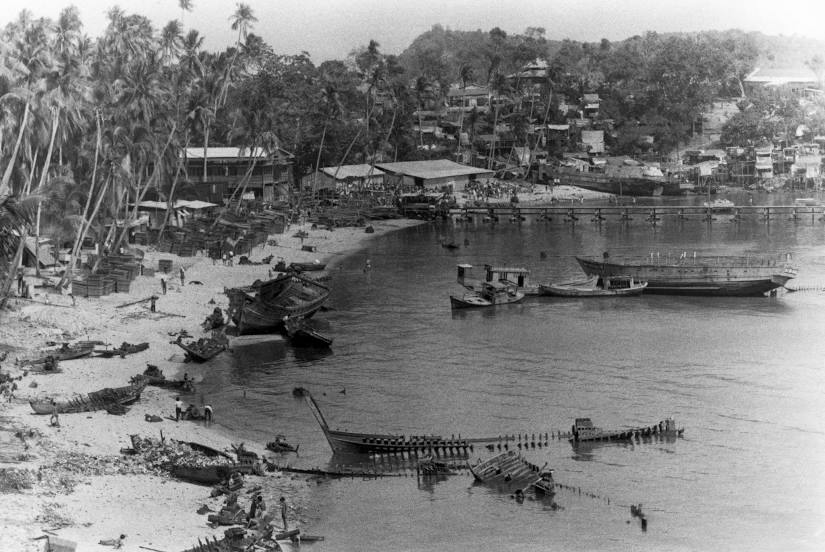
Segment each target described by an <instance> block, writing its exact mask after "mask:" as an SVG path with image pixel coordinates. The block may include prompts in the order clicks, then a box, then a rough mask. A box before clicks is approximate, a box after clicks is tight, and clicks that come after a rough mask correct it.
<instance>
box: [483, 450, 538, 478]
mask: <svg viewBox="0 0 825 552" xmlns="http://www.w3.org/2000/svg"><path fill="white" fill-rule="evenodd" d="M469 468H470V473H472V474H473V477H475V479H476V481H478V482H479V483H484V484H485V485H493V486H496V485H505V484H506V485H510V484H518V485H519V486H521V487H524V486H528V485H529V486H532V485H533V484H534V483H536V482H537V481H538V480H539V479H540V476H539V474H540V473H541V471H542V470H541V468H539V467H538V466H537V465H535V464H532V463H530V462H528V461H527V460H526V459H525V458H524V457H523V456H522V455H521V454H519V453H517V452H516V451H514V450H508V451H505V452H502V453H501V454H497V455H496V456H493V457H492V458H488V459H487V460H484V461H482V460H481V459H480V458H479V459H478V462H476V463H475V464H470V465H469Z"/></svg>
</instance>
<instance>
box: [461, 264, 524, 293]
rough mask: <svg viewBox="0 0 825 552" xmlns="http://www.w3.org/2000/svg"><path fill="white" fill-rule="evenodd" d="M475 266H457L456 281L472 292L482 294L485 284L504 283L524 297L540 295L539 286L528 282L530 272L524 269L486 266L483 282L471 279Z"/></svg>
mask: <svg viewBox="0 0 825 552" xmlns="http://www.w3.org/2000/svg"><path fill="white" fill-rule="evenodd" d="M472 271H473V265H471V264H467V263H461V264H459V265H456V272H457V276H456V281H457V282H458V283H459V285H462V286H464V287H465V288H467V289H468V290H470V291H475V292H480V291H481V288H482V283H483V282H503V283H506V284H511V285H514V286H516V289H517V290H518V291H520V292H522V293H524V295H538V294H539V286H537V285H535V284H531V283H529V281H528V278H529V276H530V271H529V270H528V269H526V268H524V267H512V266H494V265H491V264H485V265H484V277H483V278H482V279H481V280H478V279H475V278H471V277H470V275H471V273H472Z"/></svg>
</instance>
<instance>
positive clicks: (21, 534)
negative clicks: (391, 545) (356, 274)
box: [0, 219, 424, 552]
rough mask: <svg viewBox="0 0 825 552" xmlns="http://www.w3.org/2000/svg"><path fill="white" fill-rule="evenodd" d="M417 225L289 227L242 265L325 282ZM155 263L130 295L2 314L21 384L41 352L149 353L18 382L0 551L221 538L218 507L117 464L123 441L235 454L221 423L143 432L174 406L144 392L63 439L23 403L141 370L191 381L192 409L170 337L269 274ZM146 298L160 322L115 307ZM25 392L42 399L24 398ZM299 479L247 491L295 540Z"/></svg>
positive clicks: (152, 257)
mask: <svg viewBox="0 0 825 552" xmlns="http://www.w3.org/2000/svg"><path fill="white" fill-rule="evenodd" d="M420 224H424V222H423V221H420V220H410V219H389V220H379V221H372V222H371V225H372V226H373V228H374V229H375V232H374V233H372V234H367V233H366V232H365V229H364V228H358V227H347V228H336V229H335V230H333V231H329V230H322V229H312V225H311V224H308V223H307V224H302V225H297V226H296V225H290V227H289V228H288V229H287V230H286V231H285V233H284V234H277V235H273V236H271V239H274V240H276V241H277V245H264V246H259V247H257V248H255V250H253V252H252V253H251V254H250V255H249V257H250V260H251V261H253V262H259V261H260V259H262V258H264V257H266V256H268V255H273V256H274V257H273V264H274V262H275V261H277V259H278V258H279V257H283V258H284V259H285V260H286V262H287V263H289V262H313V261H315V260H318V261H319V262H323V263H327V265H328V266H327V268H328V269H329V268H331V267H334V266H336V265H337V264H338V263H340V262H344V260H345V259H346V258H347V257H349V256H351V255H352V254H354V253H356V252H357V251H360V250H362V249H363V248H364V247H365V246H366V244H367V243H368V242H369V241H370V240H371V239H372V238H374V237H378V236H381V235H384V234H387V233H389V232H393V231H395V230H399V229H403V228H408V227H411V226H416V225H420ZM301 230H303V231H305V232H306V233H307V234H308V236H307V237H305V238H304V239H303V240H302V239H300V238H296V237H294V234H295V233H296V232H298V231H301ZM302 245H314V246H315V251H303V250H302V249H301V246H302ZM159 259H171V260H172V261H173V268H172V271H171V272H170V273H169V274H168V275H165V276H164V275H162V274H161V273H159V272H158V273H156V274H155V275H154V276H138V277H137V278H136V279H135V280H134V281H133V282H132V285H131V288H130V292H129V293H114V294H111V295H108V296H104V297H99V298H80V297H78V298H76V306H74V307H72V303H71V298H70V297H68V296H66V295H58V294H49V293H37V292H38V291H41V290H39V289H35V292H36V293H35V296H34V301H20V300H17V299H11V300H10V301H9V302H10V306H11V308H10V309H8V310H5V311H3V312H2V313H0V316H2V319H3V327H4V332H3V342H4V344H7V345H11V346H12V347H14V348H13V349H12V350H11V352H9V354H8V357H7V359H6V360H5V361H3V362H2V363H0V365H2V367H3V371H4V372H6V373H10V374H11V375H12V376H15V377H16V376H18V375H20V374H22V372H23V371H22V369H21V368H19V367H17V366H15V358H18V357H24V356H26V355H27V354H28V355H30V356H33V355H34V354H35V352H36V351H37V350H39V349H41V348H43V347H45V346H46V342H48V341H63V340H65V341H77V340H93V339H100V340H101V341H105V342H106V343H109V344H111V345H112V346H116V345H118V344H120V343H122V342H124V341H126V342H130V343H139V342H143V341H146V342H148V343H149V348H148V349H147V350H145V351H142V352H140V353H137V354H133V355H129V356H127V357H126V358H125V359H122V358H119V357H115V358H111V359H104V358H99V357H95V358H81V359H76V360H70V361H63V362H61V364H60V367H61V369H62V372H60V373H56V374H49V375H42V374H34V373H29V374H28V375H27V376H25V377H23V378H22V380H20V381H18V382H17V385H18V389H17V390H16V391H15V393H14V396H15V398H14V400H13V401H12V402H11V403H6V402H3V403H0V430H2V431H0V444H3V445H5V444H9V447H8V449H7V450H9V451H10V452H8V453H7V454H5V455H4V456H0V483H3V484H4V485H3V486H4V487H8V483H9V481H10V480H11V479H10V478H13V477H14V476H21V472H22V473H25V471H28V481H27V482H26V484H27V485H30V488H28V489H24V490H23V491H22V492H8V489H0V493H2V494H3V500H4V501H6V504H7V511H6V512H4V514H3V515H2V516H0V550H15V551H20V552H28V551H32V552H35V551H40V550H42V548H43V544H42V541H40V540H32V539H34V538H36V537H41V536H42V535H44V534H51V535H52V536H56V537H59V538H63V539H68V540H71V541H74V542H76V543H77V545H78V550H84V551H85V550H92V551H94V550H111V547H108V546H104V545H100V544H98V541H100V540H101V539H112V538H116V537H117V536H118V535H120V534H126V535H127V538H126V540H125V541H124V545H123V548H122V549H123V550H136V551H137V550H141V549H140V548H139V546H148V547H150V548H155V549H160V550H164V551H177V550H181V549H183V548H185V547H189V546H192V545H194V544H195V543H197V539H198V538H199V537H200V538H205V537H211V536H213V535H214V536H216V537H217V538H221V537H222V536H223V532H224V529H225V527H220V526H219V527H216V528H210V527H209V526H208V525H207V519H206V515H199V514H197V513H195V510H196V509H197V508H198V507H199V506H200V505H207V506H209V507H210V508H211V509H212V510H215V511H217V510H219V509H220V506H221V504H222V503H223V499H224V497H222V496H219V497H216V498H210V497H209V487H205V486H200V485H194V484H191V483H186V482H181V481H178V480H176V479H174V478H172V477H171V476H170V475H168V474H165V473H164V474H155V473H152V472H150V471H148V470H147V469H146V468H145V467H144V466H142V465H141V464H139V463H134V462H129V460H128V458H129V457H124V456H122V455H120V453H119V451H120V449H121V448H125V447H130V446H131V443H130V440H129V435H131V434H137V435H140V436H141V437H152V438H158V437H159V431H160V430H163V435H164V437H165V438H167V439H178V440H182V441H197V442H200V443H203V444H206V445H209V446H212V447H214V448H217V449H219V450H229V451H231V444H232V432H231V430H229V429H228V428H224V427H222V426H221V425H220V412H216V422H215V423H214V424H213V425H210V426H209V427H207V426H205V425H203V423H202V422H191V421H187V422H185V423H175V422H170V421H169V420H167V419H164V421H163V422H162V423H150V422H148V421H146V420H145V417H146V416H149V415H156V416H160V417H162V418H165V416H167V415H169V414H170V413H173V412H174V400H175V392H174V391H172V390H166V389H162V388H157V387H147V388H146V389H145V390H144V392H143V394H142V396H141V399H140V401H138V402H137V403H135V404H134V405H133V406H132V407H131V408H130V410H129V412H127V413H126V414H125V415H123V416H114V415H110V414H108V413H107V412H106V411H96V412H86V413H79V414H66V415H61V416H60V419H59V421H60V427H52V426H50V425H49V417H48V416H37V415H33V414H32V412H31V408H30V406H29V405H28V400H30V399H34V398H44V397H46V396H49V397H55V398H57V399H58V400H60V399H61V398H64V399H65V398H71V397H73V396H77V395H83V394H86V393H88V392H90V391H96V390H99V389H101V388H104V387H120V386H123V385H126V384H127V383H128V381H129V378H130V377H132V376H134V375H136V374H140V373H142V372H143V370H144V369H145V367H146V364H147V363H151V364H154V365H157V366H158V367H159V368H160V369H161V370H163V373H164V375H166V377H167V378H179V377H180V376H181V375H182V374H183V373H188V374H189V375H190V377H193V378H194V379H195V385H196V394H195V395H193V396H190V397H187V399H188V400H192V401H198V402H199V401H200V398H201V397H199V396H198V393H197V384H198V382H199V381H201V380H202V378H203V373H204V371H205V370H207V369H208V364H207V365H204V366H201V365H198V364H193V363H187V364H184V363H183V360H184V351H183V350H182V349H181V348H179V347H178V346H177V345H175V344H174V342H173V340H174V337H173V336H172V335H170V334H172V333H175V332H177V331H180V330H181V329H186V330H187V331H188V332H189V333H190V334H191V335H192V336H193V337H195V338H197V337H200V336H203V335H208V333H207V332H203V331H202V330H201V328H200V324H201V322H203V320H204V319H205V318H206V317H207V315H209V314H210V313H211V312H212V309H214V307H215V306H218V307H221V308H222V309H224V310H225V308H226V306H227V305H228V298H227V297H226V296H225V295H224V293H223V290H224V288H226V287H237V286H241V285H247V284H250V283H252V282H253V281H254V280H255V279H261V280H266V279H267V278H268V277H269V273H268V268H269V267H268V266H267V265H239V264H235V265H234V266H232V267H229V266H223V265H222V264H220V263H219V264H212V260H211V259H209V258H207V257H202V256H197V257H179V256H177V255H172V254H169V253H160V252H157V251H153V250H147V251H146V255H145V257H144V261H143V264H144V266H146V267H148V268H154V267H157V266H158V262H157V261H158V260H159ZM180 266H182V267H183V268H184V270H185V271H186V278H185V282H186V285H184V286H181V285H180V280H179V278H178V267H180ZM161 277H165V278H166V280H167V288H168V289H167V293H166V294H165V295H164V294H162V293H161V285H160V278H161ZM195 282H200V285H198V284H196V283H195ZM153 294H155V295H157V296H158V297H159V298H158V300H157V312H155V313H151V312H150V311H149V304H148V301H147V302H142V303H137V304H134V305H130V306H125V307H123V306H122V305H123V304H125V303H129V302H132V301H136V300H139V299H142V298H147V297H149V296H151V295H153ZM42 303H49V304H42ZM56 305H60V306H63V307H67V308H55V306H56ZM118 306H121V308H118ZM32 382H36V385H37V386H36V387H30V385H31V384H32ZM18 431H20V432H22V434H23V435H24V438H25V445H24V444H23V442H22V440H21V439H19V438H17V437H15V435H14V434H15V432H18ZM247 448H249V449H251V450H254V451H256V452H258V453H263V452H265V450H264V443H250V442H247ZM308 479H309V477H295V476H294V475H293V474H278V473H277V472H276V473H274V474H267V475H266V476H262V477H254V479H253V480H252V481H250V482H248V483H247V485H246V486H245V488H249V487H252V486H256V485H263V486H264V490H263V493H264V499H265V500H266V501H267V502H269V504H270V505H271V507H273V506H274V505H275V502H276V501H277V499H278V496H279V495H283V496H286V497H287V502H288V504H289V513H290V515H289V518H290V528H294V527H296V526H297V527H298V528H301V527H302V520H303V519H304V518H305V515H304V514H305V513H306V512H307V511H309V510H310V509H311V508H312V506H313V505H312V504H310V503H309V492H308V491H309V488H310V487H309V483H308V481H307V480H308ZM247 501H248V499H247V497H246V496H245V494H244V493H243V492H242V494H241V501H239V503H240V505H241V507H242V508H247V507H248V504H247ZM113 512H116V513H117V514H116V515H112V513H113ZM275 525H276V527H277V526H279V525H280V524H279V522H276V524H275ZM44 531H49V532H50V533H44Z"/></svg>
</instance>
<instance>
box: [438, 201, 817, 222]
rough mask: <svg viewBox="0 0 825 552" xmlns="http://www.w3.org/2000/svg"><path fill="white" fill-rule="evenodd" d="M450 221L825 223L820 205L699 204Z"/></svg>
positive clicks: (482, 213) (505, 210) (516, 210)
mask: <svg viewBox="0 0 825 552" xmlns="http://www.w3.org/2000/svg"><path fill="white" fill-rule="evenodd" d="M448 214H449V216H450V218H452V219H454V220H456V221H466V222H493V223H495V222H522V221H526V220H527V217H533V218H535V220H536V221H539V222H551V221H561V222H566V223H577V222H593V223H597V224H598V223H602V222H605V221H608V220H618V221H619V222H623V223H624V222H630V221H634V220H637V221H643V222H647V223H651V224H657V223H659V222H661V221H662V219H663V218H664V217H669V218H675V219H677V220H701V221H706V222H713V221H714V220H719V219H723V218H724V219H727V220H730V221H732V222H740V221H742V220H744V219H745V218H750V219H752V218H756V219H758V220H762V221H764V222H771V221H779V220H792V221H794V222H805V221H810V222H817V221H820V222H822V221H825V206H823V205H742V206H734V207H730V208H723V209H720V208H718V207H716V208H712V207H705V206H702V205H607V206H600V205H587V204H579V205H543V206H533V205H529V206H517V205H516V206H494V207H483V206H472V207H471V206H467V207H460V208H458V207H456V208H452V209H450V210H449V211H448Z"/></svg>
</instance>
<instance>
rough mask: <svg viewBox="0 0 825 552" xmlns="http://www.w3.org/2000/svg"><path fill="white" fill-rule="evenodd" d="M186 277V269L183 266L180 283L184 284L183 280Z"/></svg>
mask: <svg viewBox="0 0 825 552" xmlns="http://www.w3.org/2000/svg"><path fill="white" fill-rule="evenodd" d="M185 277H186V271H184V270H183V267H180V285H183V280H184V278H185Z"/></svg>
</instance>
